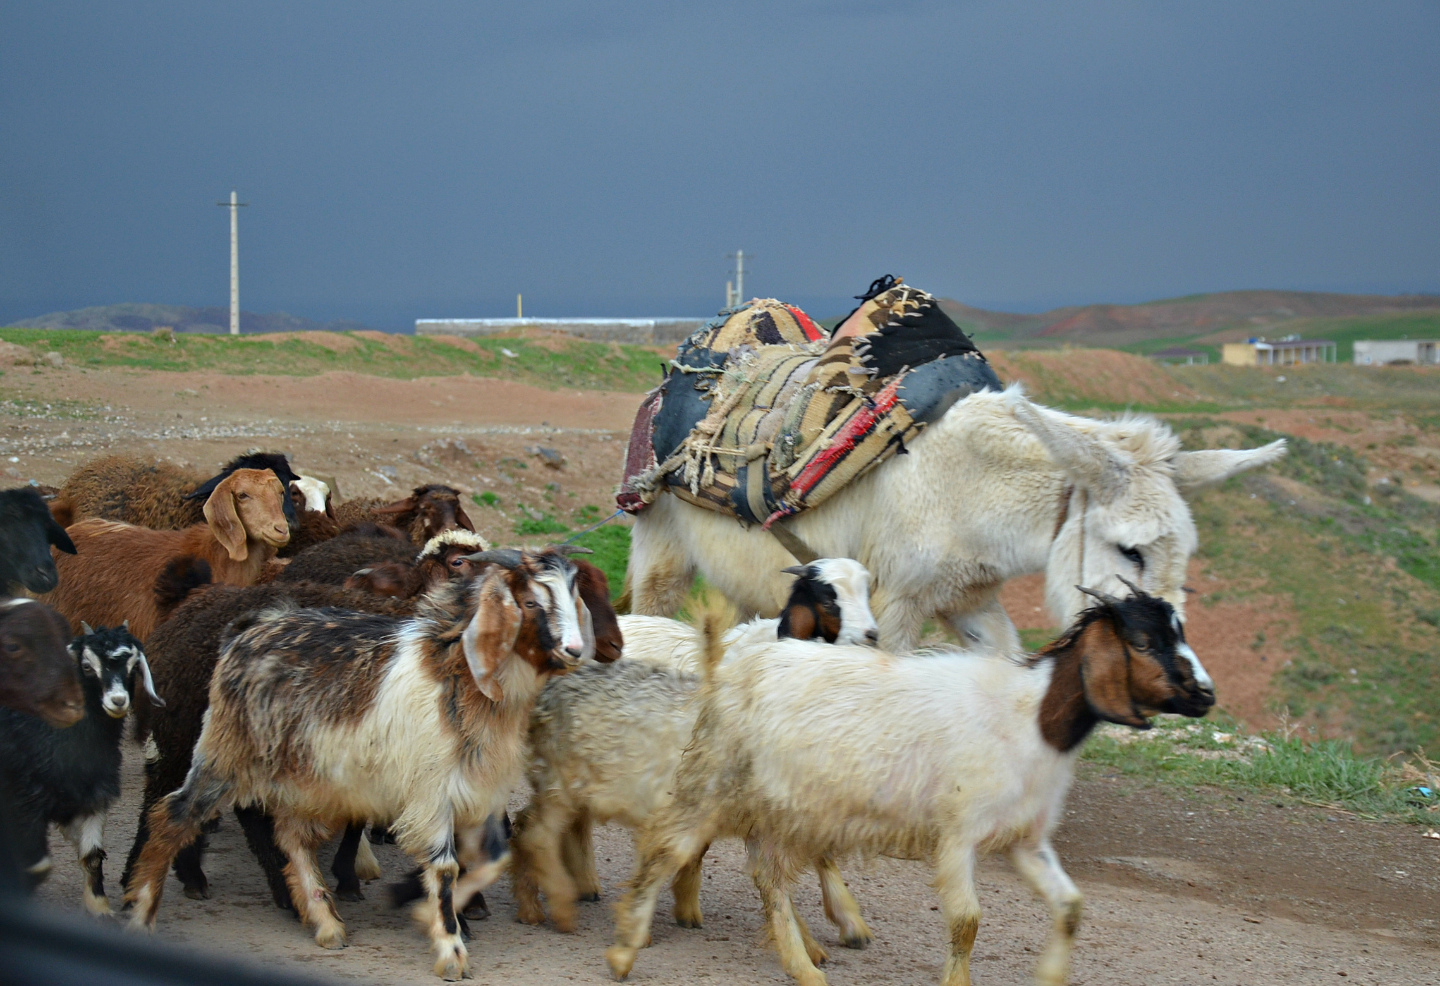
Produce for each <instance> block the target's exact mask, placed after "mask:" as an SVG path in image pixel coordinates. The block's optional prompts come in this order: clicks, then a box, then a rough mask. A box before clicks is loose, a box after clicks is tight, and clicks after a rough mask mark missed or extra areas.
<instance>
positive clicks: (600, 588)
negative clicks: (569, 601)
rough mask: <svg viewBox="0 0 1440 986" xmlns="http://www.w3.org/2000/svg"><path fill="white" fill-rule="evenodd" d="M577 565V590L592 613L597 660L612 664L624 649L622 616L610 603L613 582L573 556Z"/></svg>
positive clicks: (591, 620)
mask: <svg viewBox="0 0 1440 986" xmlns="http://www.w3.org/2000/svg"><path fill="white" fill-rule="evenodd" d="M571 561H572V562H574V564H575V591H576V592H578V593H579V595H580V600H581V602H583V603H584V604H585V608H586V609H587V610H589V612H590V623H591V629H592V632H593V634H594V636H595V660H597V661H599V662H600V663H601V664H609V663H610V662H611V661H615V660H617V659H619V657H620V655H621V653H622V652H623V651H624V648H625V636H624V634H622V633H621V632H620V618H619V617H618V616H616V615H615V607H614V606H613V605H611V603H610V581H609V579H607V578H606V577H605V573H604V572H602V571H601V570H600V569H598V568H596V567H595V566H594V565H592V564H590V563H589V562H588V561H585V560H583V559H580V558H572V559H571Z"/></svg>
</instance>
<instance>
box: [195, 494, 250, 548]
mask: <svg viewBox="0 0 1440 986" xmlns="http://www.w3.org/2000/svg"><path fill="white" fill-rule="evenodd" d="M230 489H231V486H230V483H228V482H225V483H221V484H220V485H219V486H217V487H215V492H214V493H211V494H210V499H208V500H206V501H205V523H207V524H209V525H210V530H211V531H212V532H213V533H214V535H215V540H217V541H219V542H220V543H221V545H223V546H224V548H225V550H226V551H227V552H229V554H230V558H231V560H232V561H244V560H245V558H246V557H247V556H248V555H249V554H250V548H249V546H248V545H247V544H246V543H245V525H244V524H242V523H240V514H239V513H237V512H236V510H235V494H234V493H232V492H230Z"/></svg>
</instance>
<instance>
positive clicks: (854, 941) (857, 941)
mask: <svg viewBox="0 0 1440 986" xmlns="http://www.w3.org/2000/svg"><path fill="white" fill-rule="evenodd" d="M871 941H873V939H872V938H871V937H870V936H869V935H864V934H854V935H846V936H844V937H843V938H841V939H840V943H841V944H842V945H844V946H845V947H846V948H858V949H863V948H865V947H867V946H868V945H869V944H870V942H871Z"/></svg>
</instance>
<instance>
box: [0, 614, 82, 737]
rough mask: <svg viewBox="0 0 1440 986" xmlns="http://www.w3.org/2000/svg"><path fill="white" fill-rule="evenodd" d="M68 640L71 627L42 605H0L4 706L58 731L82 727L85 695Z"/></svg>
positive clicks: (1, 702)
mask: <svg viewBox="0 0 1440 986" xmlns="http://www.w3.org/2000/svg"><path fill="white" fill-rule="evenodd" d="M69 641H70V624H69V622H68V621H66V619H65V618H64V617H63V616H61V615H60V614H59V613H57V612H55V611H54V610H53V609H51V608H50V607H49V606H46V605H45V604H44V603H38V602H36V601H35V600H33V599H11V600H8V601H6V602H0V705H3V706H5V707H6V708H9V709H14V710H15V711H17V712H23V713H25V714H26V715H32V716H38V717H39V718H41V719H44V720H45V721H46V722H48V723H49V724H50V725H52V726H56V727H64V726H73V725H74V724H75V723H77V722H79V721H80V720H81V719H82V718H83V717H84V715H85V693H84V692H83V691H82V690H81V688H80V675H79V674H78V672H77V671H76V668H75V660H74V658H72V657H71V656H70V652H69V650H67V649H66V644H68V643H69Z"/></svg>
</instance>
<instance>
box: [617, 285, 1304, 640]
mask: <svg viewBox="0 0 1440 986" xmlns="http://www.w3.org/2000/svg"><path fill="white" fill-rule="evenodd" d="M859 301H860V304H859V306H858V307H857V308H856V309H855V310H854V311H853V312H851V314H850V315H849V316H848V317H847V318H846V319H845V320H844V321H842V322H841V323H840V324H839V325H838V326H837V328H836V329H835V331H834V332H833V333H827V332H826V331H825V330H824V329H823V328H821V327H820V326H819V325H817V324H816V323H815V322H814V321H813V320H811V319H810V318H809V317H808V316H807V315H806V314H805V313H804V312H802V311H800V310H799V309H798V308H795V307H794V306H791V305H786V304H782V303H781V302H779V301H775V300H754V301H751V302H749V303H748V304H745V305H741V306H739V307H738V308H733V309H729V310H727V311H724V312H721V313H720V315H719V316H718V317H716V318H715V319H714V320H712V321H711V322H709V323H707V324H706V325H705V326H704V327H702V328H701V329H700V330H699V331H697V332H696V333H695V334H693V335H692V336H690V338H689V339H687V340H686V341H685V342H684V343H683V344H682V345H681V346H680V348H679V353H678V355H677V357H676V359H674V360H673V361H672V362H671V364H670V368H669V370H668V371H667V373H666V377H665V380H664V381H663V382H662V383H661V384H660V386H658V387H657V388H656V389H655V390H653V391H651V392H650V393H649V394H648V395H647V396H646V398H645V400H644V402H643V403H642V405H641V407H640V410H639V413H638V415H637V416H636V420H635V424H634V428H633V429H632V432H631V436H630V444H629V448H628V451H627V458H626V469H625V477H624V481H623V483H622V485H621V487H620V490H619V493H618V496H617V502H618V504H619V506H620V507H621V508H622V509H624V510H627V511H629V512H631V513H633V514H635V515H636V520H635V527H634V530H633V532H632V547H631V556H630V565H629V569H628V571H627V573H626V583H627V584H626V591H627V596H628V597H629V600H630V605H631V608H632V611H633V612H635V613H641V614H648V615H654V616H669V615H673V614H674V613H675V612H676V611H677V610H678V609H679V608H680V606H681V605H682V603H683V601H684V598H685V595H686V594H687V593H688V592H689V590H690V586H691V584H692V582H693V579H694V576H695V575H696V574H697V573H698V574H702V575H703V576H704V577H705V579H706V580H707V582H709V583H710V584H711V585H713V586H715V587H716V588H717V589H719V590H720V591H721V592H722V593H724V594H725V595H726V596H727V597H729V598H730V599H731V600H732V601H733V602H735V603H736V604H737V605H738V606H740V608H741V609H742V610H745V611H748V612H751V613H761V614H765V615H773V614H774V613H775V612H777V611H778V610H779V608H780V606H781V605H782V604H783V602H784V598H785V591H786V581H785V577H784V576H783V575H782V574H781V570H782V569H783V568H785V567H786V566H788V565H791V564H793V560H792V555H793V556H794V557H796V558H799V559H800V560H801V561H808V560H810V559H811V558H814V557H849V558H855V559H856V560H858V561H860V562H861V563H862V564H864V565H865V566H866V567H867V568H868V569H869V570H870V572H871V573H872V576H873V578H874V581H875V592H874V599H873V607H874V610H875V615H876V618H877V620H878V622H879V625H880V633H881V638H882V642H883V643H884V645H885V646H886V647H887V648H889V649H894V650H907V649H909V648H912V647H914V646H916V645H917V644H918V643H919V638H920V630H921V627H922V625H923V624H924V621H925V620H926V619H928V618H931V617H938V618H940V619H942V620H944V621H945V622H946V623H947V624H948V625H949V627H950V628H951V629H952V630H953V631H954V632H956V633H957V634H960V635H962V637H964V638H967V639H970V640H973V641H978V642H988V643H992V644H994V645H995V646H997V647H1000V648H1001V649H1005V650H1009V649H1011V648H1013V646H1014V645H1016V644H1018V637H1017V635H1016V633H1015V629H1014V626H1013V624H1011V622H1010V620H1009V617H1008V616H1006V615H1005V612H1004V610H1003V609H1002V608H1001V607H1000V605H999V600H998V590H999V587H1000V585H1001V584H1002V583H1003V582H1004V581H1005V580H1007V579H1010V578H1013V577H1015V576H1019V575H1025V574H1028V573H1031V572H1040V571H1043V572H1045V573H1046V575H1047V602H1048V604H1049V608H1050V610H1051V614H1052V616H1054V618H1055V620H1056V622H1057V623H1058V624H1061V625H1065V624H1068V623H1070V622H1072V621H1073V620H1074V618H1075V617H1076V615H1077V614H1078V613H1079V612H1080V611H1081V610H1082V609H1083V608H1084V599H1085V597H1084V596H1082V595H1081V593H1080V592H1079V591H1078V590H1077V589H1076V588H1075V587H1076V586H1077V585H1083V586H1086V587H1087V588H1090V589H1095V590H1098V591H1106V592H1112V593H1123V592H1125V591H1126V590H1125V588H1124V584H1123V583H1122V582H1121V581H1120V580H1121V579H1129V580H1131V581H1132V582H1134V583H1136V584H1138V585H1140V586H1142V587H1143V588H1144V589H1145V590H1146V591H1148V592H1151V593H1153V594H1155V595H1157V596H1160V597H1161V598H1163V599H1165V600H1167V601H1168V602H1170V603H1171V605H1172V606H1174V607H1175V609H1176V611H1177V613H1179V614H1181V616H1182V617H1183V614H1184V605H1185V598H1184V591H1183V589H1182V586H1183V585H1184V582H1185V570H1186V565H1187V562H1188V560H1189V558H1190V555H1191V553H1192V552H1193V551H1194V549H1195V543H1196V537H1195V526H1194V523H1193V521H1192V519H1191V516H1190V511H1189V507H1188V506H1187V505H1186V503H1185V500H1184V498H1183V496H1182V493H1184V492H1186V491H1189V490H1193V489H1195V488H1198V487H1200V486H1203V485H1206V484H1209V483H1213V482H1218V481H1220V480H1223V479H1225V478H1227V477H1229V476H1232V475H1234V474H1235V473H1238V472H1241V471H1243V470H1245V469H1249V468H1253V467H1256V466H1259V465H1264V464H1266V463H1269V462H1272V461H1274V460H1275V459H1277V458H1279V457H1280V456H1281V455H1283V454H1284V443H1283V441H1279V442H1275V443H1272V444H1271V445H1267V446H1265V447H1264V448H1260V449H1249V450H1224V449H1221V450H1210V451H1200V452H1184V451H1181V449H1180V444H1179V441H1178V439H1177V438H1176V437H1175V435H1174V434H1173V432H1171V430H1170V429H1169V428H1168V427H1167V426H1166V425H1165V424H1163V423H1162V422H1160V421H1157V420H1155V419H1153V418H1150V417H1146V416H1141V415H1124V416H1121V417H1119V418H1117V419H1115V420H1111V421H1100V420H1096V419H1093V418H1086V417H1081V416H1077V415H1071V414H1066V413H1064V412H1060V411H1055V410H1052V409H1050V408H1045V407H1041V406H1039V405H1036V404H1034V403H1032V402H1030V401H1029V400H1027V399H1026V398H1025V396H1024V394H1023V393H1022V392H1021V391H1020V389H1019V388H1018V387H1015V386H1012V387H1009V388H1007V387H1005V385H1004V384H1002V382H1001V381H1000V379H999V378H998V377H997V376H996V374H995V372H994V370H993V369H992V368H991V366H990V364H989V363H988V362H987V361H986V359H985V357H984V356H983V355H982V354H981V353H980V351H979V350H978V349H976V347H975V344H974V343H973V342H972V341H971V340H970V338H969V337H968V336H966V334H965V333H964V332H963V331H962V330H961V329H960V327H959V326H958V325H956V324H955V322H954V321H953V320H952V319H951V318H950V317H949V316H948V315H947V314H946V313H945V312H944V310H943V309H942V308H941V305H940V303H939V301H938V299H936V298H935V297H933V296H931V295H929V294H927V293H926V292H924V291H921V290H919V289H917V288H915V287H912V286H910V285H907V284H905V283H903V282H902V281H901V280H899V279H897V278H893V277H883V278H880V279H878V280H876V281H875V282H874V283H873V284H872V285H871V287H870V289H869V290H868V291H866V292H865V294H864V295H863V296H860V298H859Z"/></svg>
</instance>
